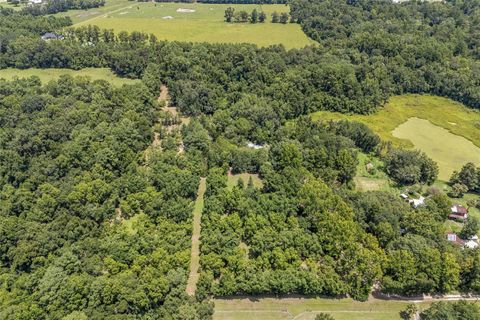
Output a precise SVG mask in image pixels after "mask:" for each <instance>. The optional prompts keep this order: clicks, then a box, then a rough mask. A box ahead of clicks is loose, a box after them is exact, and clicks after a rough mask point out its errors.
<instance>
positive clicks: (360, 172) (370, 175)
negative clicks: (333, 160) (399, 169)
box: [353, 152, 398, 192]
mask: <svg viewBox="0 0 480 320" xmlns="http://www.w3.org/2000/svg"><path fill="white" fill-rule="evenodd" d="M357 159H358V165H357V174H356V176H355V177H354V178H353V181H354V182H355V187H356V189H357V190H359V191H393V192H396V191H397V192H398V190H397V189H396V188H395V187H393V185H392V182H391V181H390V179H389V178H388V176H387V174H386V173H385V172H384V171H383V162H382V161H380V160H379V159H378V158H376V157H370V156H368V155H366V154H364V153H362V152H359V153H358V156H357ZM369 163H371V164H372V165H373V170H371V171H368V170H367V168H366V166H367V164H369Z"/></svg>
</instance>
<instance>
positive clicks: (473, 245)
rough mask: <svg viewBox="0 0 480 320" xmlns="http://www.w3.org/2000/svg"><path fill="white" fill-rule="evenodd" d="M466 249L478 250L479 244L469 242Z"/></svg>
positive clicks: (466, 243)
mask: <svg viewBox="0 0 480 320" xmlns="http://www.w3.org/2000/svg"><path fill="white" fill-rule="evenodd" d="M464 247H465V248H467V249H476V248H478V242H476V241H473V240H468V241H467V242H465V245H464Z"/></svg>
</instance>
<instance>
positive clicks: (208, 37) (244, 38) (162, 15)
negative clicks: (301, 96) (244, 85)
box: [57, 0, 315, 49]
mask: <svg viewBox="0 0 480 320" xmlns="http://www.w3.org/2000/svg"><path fill="white" fill-rule="evenodd" d="M228 7H233V8H235V10H236V11H240V10H245V11H247V12H248V13H250V12H252V10H253V9H257V10H259V11H260V10H263V11H264V12H265V13H266V14H267V21H266V22H265V23H256V24H252V23H226V22H225V21H224V14H225V9H227V8H228ZM180 8H182V9H192V10H195V12H191V13H182V12H177V9H180ZM274 11H277V12H279V13H280V12H289V11H290V8H289V7H288V6H286V5H283V4H273V5H269V4H265V5H261V6H260V5H254V4H246V5H243V4H201V3H168V2H159V3H156V2H131V1H126V0H109V1H107V3H106V5H105V7H102V8H93V9H89V10H87V11H85V10H71V11H68V12H63V13H61V14H57V15H60V16H70V17H71V18H72V20H73V23H74V26H82V25H89V24H92V25H97V26H99V27H100V28H102V29H113V30H114V31H115V32H120V31H127V32H132V31H141V32H145V33H148V34H150V33H153V34H154V35H155V36H156V37H157V38H158V39H159V40H170V41H187V42H210V43H252V44H257V45H259V46H262V47H264V46H270V45H275V44H283V45H284V46H285V47H286V48H287V49H292V48H303V47H305V46H307V45H312V44H314V43H315V42H314V41H313V40H311V39H309V38H308V37H307V36H306V35H305V34H304V33H303V31H302V29H301V27H300V25H299V24H297V23H287V24H280V23H271V22H270V21H271V14H272V13H273V12H274Z"/></svg>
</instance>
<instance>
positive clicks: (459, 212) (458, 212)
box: [448, 204, 468, 220]
mask: <svg viewBox="0 0 480 320" xmlns="http://www.w3.org/2000/svg"><path fill="white" fill-rule="evenodd" d="M450 210H451V213H450V214H449V215H448V218H450V219H452V220H466V219H467V218H468V210H467V208H465V207H464V206H462V205H461V204H454V205H453V206H452V207H451V208H450Z"/></svg>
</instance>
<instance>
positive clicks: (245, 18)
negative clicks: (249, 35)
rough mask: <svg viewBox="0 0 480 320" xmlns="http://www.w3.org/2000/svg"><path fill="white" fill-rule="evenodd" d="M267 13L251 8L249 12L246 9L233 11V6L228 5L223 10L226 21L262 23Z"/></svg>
mask: <svg viewBox="0 0 480 320" xmlns="http://www.w3.org/2000/svg"><path fill="white" fill-rule="evenodd" d="M266 18H267V15H266V14H265V12H263V11H260V12H258V11H257V9H253V10H252V13H251V14H248V12H246V11H243V10H242V11H235V9H234V8H232V7H228V8H227V9H226V10H225V21H226V22H229V23H230V22H251V23H257V22H258V23H264V22H265V19H266Z"/></svg>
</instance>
